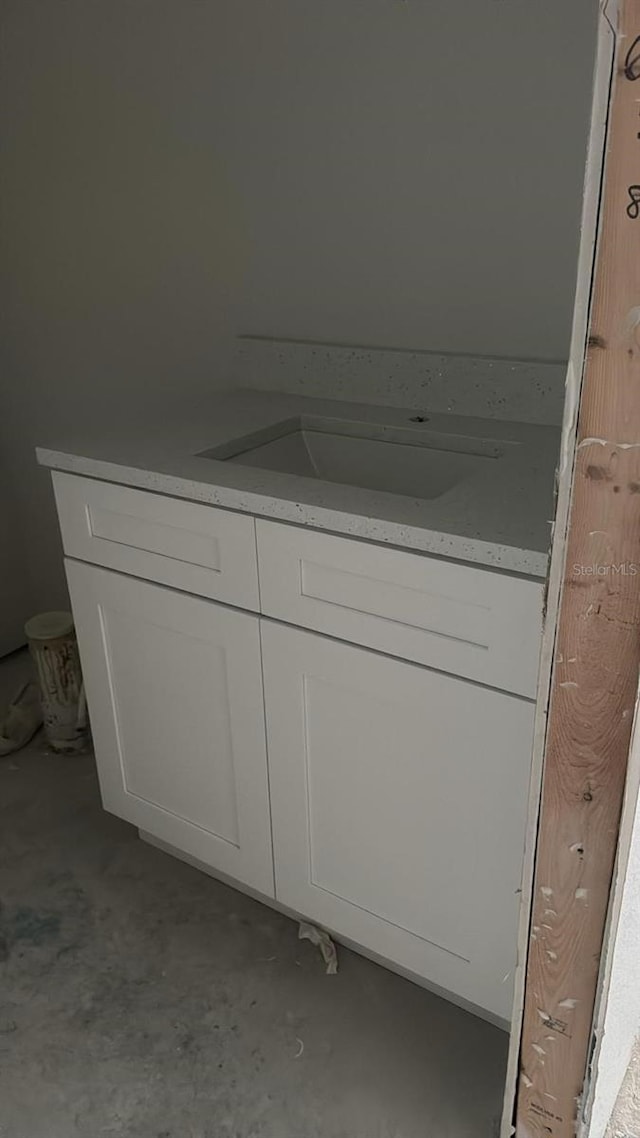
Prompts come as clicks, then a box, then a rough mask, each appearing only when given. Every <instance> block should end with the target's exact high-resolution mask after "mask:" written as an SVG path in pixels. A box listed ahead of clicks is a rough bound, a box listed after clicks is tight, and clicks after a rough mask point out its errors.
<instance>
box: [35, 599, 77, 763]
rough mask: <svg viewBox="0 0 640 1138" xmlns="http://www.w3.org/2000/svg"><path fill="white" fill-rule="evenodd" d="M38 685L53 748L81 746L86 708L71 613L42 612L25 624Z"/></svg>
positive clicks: (47, 731) (66, 749)
mask: <svg viewBox="0 0 640 1138" xmlns="http://www.w3.org/2000/svg"><path fill="white" fill-rule="evenodd" d="M24 630H25V633H26V636H27V640H28V641H29V651H30V653H31V656H32V659H33V662H34V664H35V668H36V672H37V675H38V684H39V686H40V700H41V703H42V716H43V720H44V730H45V735H46V736H47V740H48V742H49V745H50V747H51V749H52V750H53V751H58V752H74V751H81V750H83V749H84V748H85V747H86V745H87V743H88V739H89V732H88V725H87V711H86V703H85V698H84V688H83V684H82V672H81V670H80V657H79V655H78V642H77V640H76V633H75V628H74V625H73V617H72V616H71V613H70V612H43V613H39V614H38V616H32V617H31V619H30V620H28V621H27V623H26V624H25V626H24Z"/></svg>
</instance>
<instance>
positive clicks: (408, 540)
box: [36, 447, 548, 579]
mask: <svg viewBox="0 0 640 1138" xmlns="http://www.w3.org/2000/svg"><path fill="white" fill-rule="evenodd" d="M36 457H37V460H38V463H39V464H40V465H41V466H44V467H47V468H49V469H51V470H60V471H63V472H66V473H68V474H78V475H81V476H84V477H87V478H97V479H102V480H103V481H107V482H114V483H118V484H120V485H125V486H133V487H136V488H137V489H141V490H147V491H150V492H153V493H162V494H168V495H170V496H171V497H176V498H185V499H188V500H190V501H193V502H203V503H208V504H209V505H212V506H219V507H220V508H222V509H229V510H235V511H237V512H240V513H246V514H251V515H253V516H256V517H263V518H272V519H273V520H274V521H281V522H290V523H292V524H295V525H302V526H307V527H309V528H313V529H319V530H323V531H325V532H330V533H336V534H341V535H343V536H344V537H352V538H359V539H361V540H365V541H372V542H374V543H376V544H379V545H391V546H394V547H398V548H401V549H407V550H409V551H412V552H415V553H426V554H433V555H434V556H438V557H443V558H448V559H451V560H455V561H462V562H466V563H471V564H475V565H478V566H479V567H483V566H484V567H485V568H490V569H496V570H500V571H503V572H509V573H518V574H522V575H524V576H530V577H535V578H538V579H544V578H545V577H546V575H547V570H548V554H547V553H541V552H540V550H535V549H521V548H518V547H516V546H510V545H503V544H500V543H497V542H488V541H483V540H482V539H481V538H471V537H462V536H459V535H456V534H453V533H446V532H442V531H439V530H433V529H428V528H421V527H416V526H408V525H402V524H400V523H398V522H393V521H390V520H388V519H376V518H371V517H367V516H365V515H361V514H351V513H348V512H346V511H340V510H338V509H329V508H327V507H322V506H313V505H306V504H302V503H299V502H295V501H291V500H287V499H285V498H277V497H273V496H271V495H269V494H259V493H257V492H255V491H246V490H240V489H237V488H236V487H228V486H221V485H216V484H214V483H207V482H197V481H194V480H191V479H187V478H181V477H179V476H177V475H174V474H167V473H161V472H154V471H151V470H148V469H144V468H139V467H135V466H127V465H125V464H122V463H115V462H109V461H106V460H104V459H98V458H86V457H82V456H80V455H77V454H70V453H67V452H65V451H58V450H53V449H50V448H48V447H36Z"/></svg>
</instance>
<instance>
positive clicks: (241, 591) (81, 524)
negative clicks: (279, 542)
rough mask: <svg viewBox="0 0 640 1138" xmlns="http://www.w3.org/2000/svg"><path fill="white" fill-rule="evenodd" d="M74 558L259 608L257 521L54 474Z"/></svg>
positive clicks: (67, 545)
mask: <svg viewBox="0 0 640 1138" xmlns="http://www.w3.org/2000/svg"><path fill="white" fill-rule="evenodd" d="M53 485H54V489H55V495H56V502H57V506H58V516H59V518H60V529H61V531H62V541H63V545H64V551H65V553H66V554H67V555H68V556H69V557H76V558H78V559H79V560H81V561H91V562H93V563H94V564H96V565H105V566H106V567H107V568H109V569H118V570H120V571H121V572H123V573H130V574H132V575H133V576H135V577H144V578H146V579H147V580H149V581H158V582H160V583H161V584H164V585H173V586H174V588H176V589H183V590H184V591H185V592H189V593H195V594H197V595H199V596H203V597H211V598H213V599H214V600H219V601H225V602H226V603H228V604H232V605H238V606H240V607H242V608H247V609H252V610H254V611H257V610H258V607H259V602H258V596H259V594H258V571H257V560H256V546H255V530H254V521H253V518H251V517H248V516H247V515H246V514H234V513H230V512H228V511H226V510H218V509H216V508H215V506H205V505H201V504H200V503H198V502H186V501H184V500H182V499H180V498H167V497H164V496H163V495H161V494H150V493H148V492H147V491H145V490H135V489H132V488H131V487H129V486H119V485H116V484H115V483H111V482H97V481H94V480H93V479H91V478H81V477H78V476H77V475H74V474H64V473H61V472H60V471H55V472H54V474H53Z"/></svg>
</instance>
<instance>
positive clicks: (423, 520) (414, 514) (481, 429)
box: [37, 390, 560, 577]
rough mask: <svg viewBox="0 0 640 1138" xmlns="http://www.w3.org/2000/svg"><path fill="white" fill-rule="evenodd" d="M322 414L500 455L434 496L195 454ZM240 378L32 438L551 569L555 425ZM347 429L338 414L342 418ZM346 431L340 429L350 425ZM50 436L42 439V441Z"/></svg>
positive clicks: (228, 491)
mask: <svg viewBox="0 0 640 1138" xmlns="http://www.w3.org/2000/svg"><path fill="white" fill-rule="evenodd" d="M305 415H307V416H319V417H322V418H324V419H338V420H341V421H342V423H343V424H344V422H345V420H346V421H348V422H352V423H354V424H366V431H367V435H368V437H371V436H372V434H373V435H376V434H377V433H379V434H380V436H381V437H384V432H385V430H393V429H394V428H398V427H402V428H408V429H411V430H412V431H415V432H420V433H422V434H424V436H425V437H428V441H429V443H430V445H432V446H434V447H435V446H437V439H438V436H449V439H451V436H456V437H457V439H458V440H460V438H461V437H462V438H463V440H464V439H466V440H469V441H470V444H471V445H473V440H480V441H482V440H490V441H491V442H493V443H495V444H496V447H495V449H496V450H498V451H499V452H500V454H501V457H499V458H496V459H495V461H488V462H486V463H483V464H482V469H481V470H480V471H478V472H476V473H474V475H473V476H472V477H471V476H470V477H466V478H462V480H461V481H460V482H458V483H457V484H456V485H454V486H453V487H452V488H451V489H449V490H447V491H446V492H445V493H443V494H441V495H440V496H439V497H436V498H430V499H429V498H424V499H423V498H413V497H408V496H405V495H400V494H390V493H387V492H384V491H378V490H365V489H361V488H359V487H355V486H345V485H342V484H339V483H336V482H326V481H321V480H320V479H316V478H305V477H300V476H298V475H293V474H281V473H278V472H275V471H272V470H262V469H259V468H257V467H255V466H253V467H250V466H243V465H242V464H241V461H239V460H236V461H234V462H228V461H223V460H219V459H211V458H206V457H202V455H201V452H203V451H207V450H211V449H217V448H219V447H224V446H225V444H228V443H231V442H232V441H233V440H234V439H237V438H239V437H242V436H244V435H248V434H251V433H253V432H261V431H264V430H266V431H268V430H269V428H271V427H273V426H275V425H276V424H278V423H280V422H282V420H284V419H288V418H295V417H298V416H305ZM414 415H415V411H411V410H407V409H406V408H389V407H380V406H369V405H367V404H362V403H348V402H343V401H342V400H340V401H337V400H326V399H315V398H309V397H305V396H298V395H285V394H279V393H275V392H266V391H250V390H240V391H236V392H232V393H226V394H218V395H212V396H211V397H210V398H208V399H207V400H204V401H202V402H200V403H198V404H192V405H191V406H186V405H185V406H183V407H182V408H179V409H176V411H175V413H174V414H172V416H171V417H170V418H168V417H166V416H165V419H164V420H163V421H159V420H157V419H155V418H154V417H153V411H150V414H149V417H148V419H147V420H145V422H144V424H142V423H138V424H137V425H136V424H133V423H129V424H125V423H123V424H122V426H121V427H120V426H119V427H118V431H117V432H116V433H114V432H113V431H112V432H111V433H108V432H105V431H101V430H100V429H99V428H98V427H97V426H96V428H95V430H94V432H93V434H92V435H91V434H88V433H87V432H86V431H83V432H82V435H81V436H80V437H73V435H72V434H71V433H70V435H69V437H67V438H61V437H59V435H58V437H57V438H56V439H55V440H52V441H51V444H50V445H43V446H40V447H38V449H37V455H38V460H39V462H40V463H41V464H42V465H44V466H48V467H52V468H53V469H55V470H66V471H69V472H71V473H75V474H80V475H85V476H87V477H90V478H99V479H102V480H104V481H109V482H118V483H121V484H123V485H126V486H138V487H141V488H142V489H145V490H153V491H156V492H158V493H162V494H170V495H172V496H175V497H180V498H188V499H190V500H191V501H196V502H208V503H210V504H211V505H215V506H222V507H225V508H226V509H230V510H241V511H243V512H246V513H250V514H255V515H259V516H261V517H268V518H277V519H279V520H280V521H287V522H294V523H296V524H298V525H305V526H312V527H313V528H315V529H321V530H328V531H331V532H333V533H340V534H346V535H348V536H350V537H356V538H362V539H365V540H369V541H374V542H378V543H384V544H389V545H394V546H399V547H403V548H406V549H412V550H419V551H421V552H424V553H431V554H436V555H438V556H440V557H447V558H453V559H455V560H458V561H470V562H475V563H477V564H481V565H487V566H493V567H495V568H499V569H503V570H507V571H511V572H516V573H523V574H528V575H531V576H536V577H543V576H545V574H546V571H547V560H548V548H549V541H550V518H551V517H552V509H553V479H554V471H555V466H556V462H557V457H558V453H559V445H560V432H559V429H558V428H556V427H547V426H536V425H532V424H527V423H511V422H504V421H498V420H494V419H479V418H467V417H465V416H462V415H446V414H433V415H430V414H429V410H428V408H425V411H424V415H425V417H426V419H427V421H426V422H424V423H415V422H412V416H414ZM343 430H344V426H343ZM347 433H348V430H347ZM46 442H47V440H43V443H46Z"/></svg>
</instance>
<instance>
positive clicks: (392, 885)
mask: <svg viewBox="0 0 640 1138" xmlns="http://www.w3.org/2000/svg"><path fill="white" fill-rule="evenodd" d="M262 642H263V663H264V683H265V697H266V709H267V740H268V748H269V767H270V786H271V807H272V817H273V836H274V853H275V873H276V897H277V898H278V900H279V901H280V902H281V903H283V904H284V905H287V906H289V907H290V908H292V909H294V910H296V911H297V912H299V913H302V914H304V915H305V916H307V917H309V918H310V919H311V920H313V921H316V922H317V923H318V924H320V925H323V926H324V927H326V928H327V929H328V930H330V931H333V932H335V933H336V934H337V935H338V936H340V935H342V936H344V937H346V938H348V939H349V940H351V941H355V942H357V943H359V944H360V945H362V946H363V947H364V948H368V949H370V950H371V951H373V952H374V953H376V954H378V955H379V956H381V957H384V958H385V959H386V960H388V961H392V962H394V963H395V964H397V965H400V966H401V967H402V968H404V969H408V970H410V971H411V972H412V973H414V974H417V975H418V976H421V977H423V978H424V979H425V980H426V981H427V982H428V983H429V984H431V985H432V986H435V987H436V988H440V989H444V990H446V992H449V993H453V994H455V995H457V996H458V997H460V998H461V999H462V1000H463V1001H465V1002H467V1003H470V1004H473V1005H476V1007H478V1008H481V1009H484V1010H485V1011H488V1012H489V1013H491V1014H492V1015H493V1016H495V1017H499V1018H500V1019H503V1020H504V1019H507V1018H508V1017H509V1015H510V1005H511V999H512V982H513V969H514V965H515V959H516V933H517V920H518V901H519V896H518V893H519V884H520V873H521V865H522V856H523V836H524V832H525V814H526V801H527V785H528V778H529V761H530V750H531V743H532V734H533V713H534V705H533V704H532V703H529V702H527V701H525V700H523V699H520V698H517V697H515V696H511V695H505V694H504V693H501V692H496V691H492V690H490V689H488V688H484V687H481V686H479V685H478V684H474V683H470V682H468V681H465V680H460V679H457V678H454V677H451V676H448V675H443V674H441V673H438V672H433V671H429V670H428V669H426V668H422V667H420V666H418V665H415V664H407V663H405V662H402V661H399V660H394V659H391V658H389V657H387V656H382V655H378V654H376V653H374V652H371V651H368V650H366V649H362V648H356V647H353V646H351V645H347V644H343V643H340V642H338V641H335V640H330V639H327V638H326V637H323V636H320V635H317V634H315V633H310V632H305V631H300V630H297V629H293V628H287V627H284V626H282V625H278V624H273V623H271V622H269V621H265V620H263V622H262Z"/></svg>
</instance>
